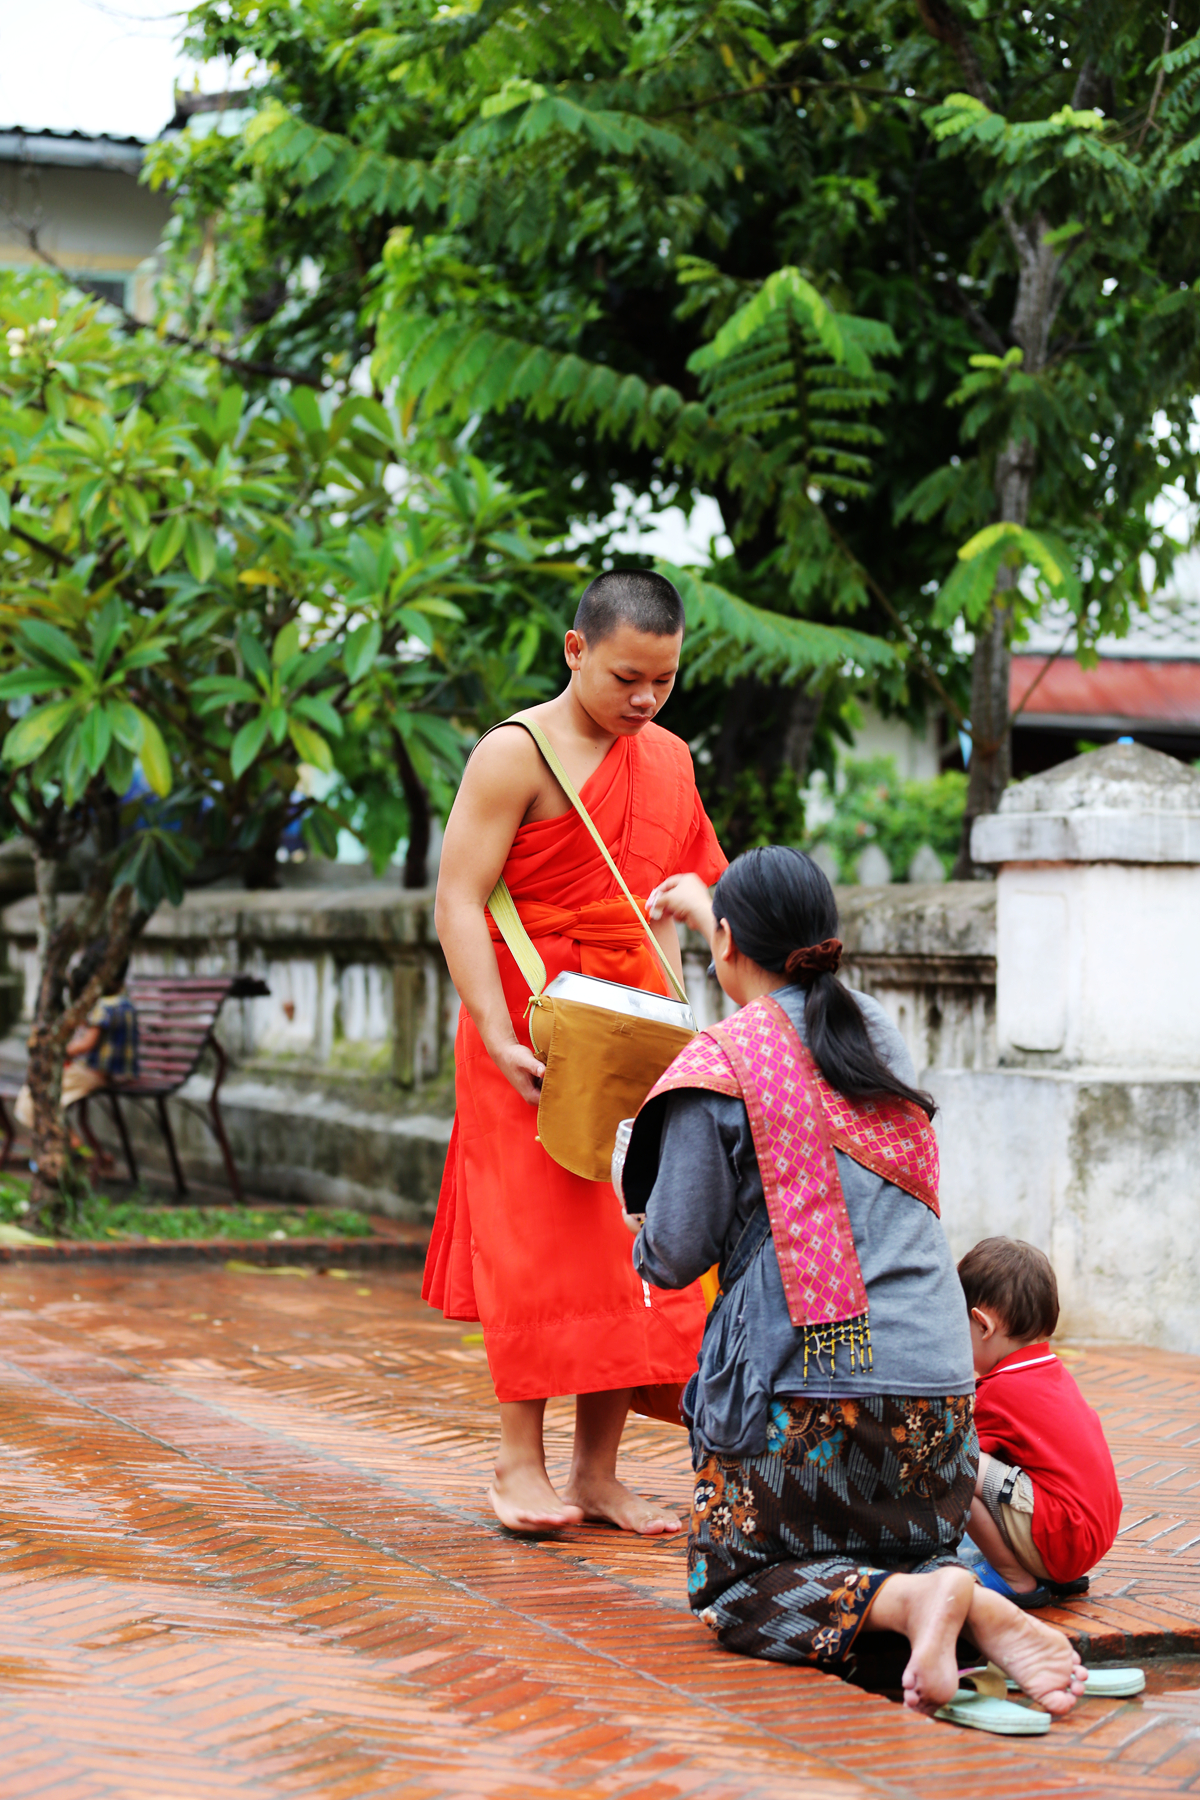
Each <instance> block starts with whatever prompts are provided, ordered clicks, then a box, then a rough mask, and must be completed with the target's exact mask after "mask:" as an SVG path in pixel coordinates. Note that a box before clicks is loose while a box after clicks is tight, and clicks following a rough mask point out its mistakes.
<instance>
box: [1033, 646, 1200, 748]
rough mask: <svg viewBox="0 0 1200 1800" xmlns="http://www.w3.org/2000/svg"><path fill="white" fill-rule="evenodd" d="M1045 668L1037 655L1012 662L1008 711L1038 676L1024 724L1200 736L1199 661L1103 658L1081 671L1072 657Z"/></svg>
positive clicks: (1041, 658)
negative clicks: (1197, 733) (1181, 732)
mask: <svg viewBox="0 0 1200 1800" xmlns="http://www.w3.org/2000/svg"><path fill="white" fill-rule="evenodd" d="M1045 664H1046V659H1045V658H1044V657H1041V656H1014V657H1013V659H1012V669H1011V673H1010V675H1009V683H1008V696H1009V698H1008V704H1009V706H1010V708H1015V707H1017V706H1019V705H1020V704H1021V701H1022V700H1023V699H1024V696H1025V695H1026V694H1027V693H1029V689H1030V687H1031V685H1032V683H1033V682H1034V680H1035V679H1036V678H1037V677H1038V676H1039V675H1041V680H1040V681H1038V684H1037V687H1036V688H1034V690H1033V692H1032V694H1030V695H1029V699H1028V700H1027V701H1026V702H1025V704H1024V706H1023V707H1022V709H1021V715H1020V717H1021V719H1022V720H1023V721H1024V722H1025V723H1026V724H1028V725H1059V726H1067V727H1070V726H1075V727H1078V728H1080V729H1083V728H1085V727H1087V726H1092V727H1094V728H1095V729H1097V730H1102V731H1112V730H1119V729H1121V728H1129V729H1132V728H1137V729H1140V730H1142V731H1149V730H1153V729H1154V728H1155V727H1157V728H1158V729H1159V730H1163V729H1174V730H1179V729H1180V728H1182V729H1184V730H1189V731H1200V662H1183V661H1174V662H1157V661H1156V662H1151V661H1148V660H1136V659H1134V658H1133V657H1106V658H1104V659H1103V660H1102V661H1101V662H1099V663H1098V664H1097V665H1096V667H1095V668H1094V669H1082V668H1080V666H1079V664H1078V663H1077V662H1076V661H1075V658H1074V657H1073V656H1060V657H1058V658H1057V659H1056V660H1055V661H1054V662H1052V663H1051V664H1050V666H1049V668H1046V666H1045ZM1043 669H1045V673H1044V674H1042V670H1043Z"/></svg>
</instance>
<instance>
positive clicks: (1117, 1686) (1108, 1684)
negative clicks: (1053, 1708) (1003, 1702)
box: [1008, 1669, 1146, 1700]
mask: <svg viewBox="0 0 1200 1800" xmlns="http://www.w3.org/2000/svg"><path fill="white" fill-rule="evenodd" d="M1145 1685H1146V1675H1145V1671H1144V1670H1143V1669H1089V1670H1088V1672H1087V1681H1086V1682H1085V1684H1084V1689H1083V1691H1084V1694H1085V1695H1086V1696H1087V1698H1088V1699H1090V1700H1130V1699H1132V1698H1133V1696H1134V1694H1140V1693H1141V1692H1142V1690H1143V1689H1144V1687H1145ZM1008 1686H1009V1688H1010V1690H1013V1691H1015V1692H1017V1693H1019V1692H1020V1687H1019V1684H1018V1683H1017V1682H1015V1681H1010V1682H1009V1684H1008Z"/></svg>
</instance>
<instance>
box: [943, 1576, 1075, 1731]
mask: <svg viewBox="0 0 1200 1800" xmlns="http://www.w3.org/2000/svg"><path fill="white" fill-rule="evenodd" d="M966 1629H967V1636H968V1637H969V1638H971V1640H972V1642H973V1643H976V1644H978V1645H979V1648H980V1649H981V1650H982V1651H983V1653H984V1655H985V1656H987V1657H988V1658H989V1659H990V1661H992V1662H994V1663H995V1664H996V1665H997V1666H998V1667H999V1668H1001V1669H1003V1670H1004V1673H1005V1674H1006V1675H1008V1676H1011V1678H1012V1680H1013V1681H1015V1682H1017V1684H1018V1685H1019V1686H1020V1688H1021V1691H1022V1692H1023V1693H1026V1694H1028V1695H1029V1698H1030V1699H1031V1700H1036V1701H1037V1703H1038V1705H1039V1706H1042V1707H1045V1709H1046V1711H1047V1712H1048V1713H1065V1712H1070V1710H1071V1708H1072V1707H1073V1706H1074V1704H1075V1702H1076V1700H1078V1698H1079V1696H1080V1694H1081V1693H1082V1692H1083V1684H1084V1682H1085V1681H1086V1680H1087V1670H1086V1669H1085V1668H1084V1666H1083V1664H1082V1663H1081V1662H1080V1660H1079V1654H1078V1652H1077V1651H1076V1650H1075V1648H1074V1646H1073V1645H1072V1644H1071V1641H1070V1639H1069V1638H1067V1637H1065V1636H1064V1635H1063V1633H1062V1632H1061V1631H1056V1630H1055V1628H1054V1626H1053V1625H1047V1624H1045V1623H1044V1621H1043V1620H1041V1619H1035V1618H1034V1617H1033V1615H1032V1613H1027V1612H1021V1610H1020V1609H1019V1608H1018V1607H1016V1606H1014V1605H1013V1603H1012V1601H1011V1600H1006V1599H1005V1598H1004V1596H1003V1595H1002V1594H995V1593H992V1591H991V1590H990V1589H989V1588H983V1587H977V1588H976V1589H975V1591H974V1593H973V1594H972V1595H971V1609H970V1611H969V1613H968V1614H967V1627H966Z"/></svg>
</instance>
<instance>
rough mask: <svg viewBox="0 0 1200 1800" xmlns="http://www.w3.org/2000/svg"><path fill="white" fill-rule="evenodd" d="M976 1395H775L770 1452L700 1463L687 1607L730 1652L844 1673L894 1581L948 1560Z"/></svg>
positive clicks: (973, 1462) (973, 1453)
mask: <svg viewBox="0 0 1200 1800" xmlns="http://www.w3.org/2000/svg"><path fill="white" fill-rule="evenodd" d="M974 1412H975V1401H974V1397H973V1396H972V1395H969V1394H963V1395H954V1396H952V1397H950V1398H948V1399H945V1400H928V1399H905V1398H903V1397H901V1396H893V1395H889V1396H888V1397H886V1398H881V1397H875V1396H870V1397H866V1398H864V1399H861V1400H819V1401H813V1400H804V1399H798V1398H797V1399H789V1398H785V1397H783V1396H777V1397H776V1398H775V1399H774V1400H772V1402H771V1415H770V1424H769V1427H768V1431H767V1448H766V1450H765V1452H764V1453H763V1454H762V1455H761V1456H754V1457H749V1458H747V1459H745V1460H743V1461H735V1460H733V1459H731V1458H729V1457H724V1456H709V1457H707V1458H706V1459H705V1460H704V1461H703V1462H702V1463H701V1465H700V1467H699V1468H698V1469H697V1471H696V1491H695V1496H694V1499H693V1502H692V1515H691V1521H690V1529H689V1535H688V1597H689V1601H690V1604H691V1607H692V1611H693V1612H695V1613H698V1614H699V1615H700V1617H701V1619H703V1621H704V1623H705V1624H706V1625H707V1626H709V1627H710V1628H711V1630H713V1631H715V1632H716V1634H717V1637H718V1639H719V1641H720V1642H721V1643H722V1644H723V1645H724V1647H725V1648H726V1649H727V1650H736V1651H739V1652H740V1653H741V1654H742V1655H743V1656H763V1657H768V1658H770V1659H772V1660H773V1661H776V1662H798V1663H817V1664H820V1665H821V1666H823V1667H826V1668H832V1669H835V1670H836V1671H837V1672H838V1673H840V1674H846V1675H849V1674H850V1673H851V1667H850V1666H848V1664H852V1661H853V1658H852V1651H853V1648H854V1644H855V1640H856V1638H857V1637H858V1634H859V1632H860V1631H861V1629H862V1625H863V1621H864V1620H865V1618H866V1616H867V1613H868V1611H869V1609H870V1605H871V1601H872V1600H873V1599H874V1596H875V1594H876V1592H877V1591H878V1589H879V1587H880V1585H881V1584H882V1583H883V1582H884V1581H886V1580H887V1578H888V1576H889V1575H894V1574H897V1573H904V1574H920V1573H923V1572H925V1571H926V1570H930V1569H935V1568H937V1567H939V1565H941V1564H943V1563H953V1562H954V1560H955V1550H956V1548H957V1546H958V1543H959V1540H960V1538H961V1537H962V1534H963V1531H964V1530H965V1529H966V1523H967V1515H968V1513H969V1512H970V1509H971V1500H972V1497H973V1495H974V1492H975V1474H976V1470H977V1468H978V1465H979V1440H978V1439H977V1437H976V1435H975V1425H974Z"/></svg>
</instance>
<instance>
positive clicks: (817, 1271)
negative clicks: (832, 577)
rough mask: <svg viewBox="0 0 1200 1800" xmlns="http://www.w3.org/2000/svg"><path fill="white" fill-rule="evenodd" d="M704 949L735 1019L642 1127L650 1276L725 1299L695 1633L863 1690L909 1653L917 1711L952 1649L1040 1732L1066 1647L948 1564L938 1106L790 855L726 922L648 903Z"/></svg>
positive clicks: (1075, 1673)
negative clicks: (1022, 1708) (714, 1281)
mask: <svg viewBox="0 0 1200 1800" xmlns="http://www.w3.org/2000/svg"><path fill="white" fill-rule="evenodd" d="M653 907H654V911H655V913H656V915H657V916H662V915H663V914H666V915H668V916H670V917H673V918H675V919H677V920H679V921H681V922H683V923H686V924H688V925H690V926H692V927H693V928H694V929H695V930H697V931H700V932H702V933H703V934H704V936H705V937H707V938H708V940H709V942H710V944H711V947H712V954H713V960H714V962H715V964H716V970H717V977H718V979H719V981H720V983H721V986H722V987H723V989H724V990H725V992H726V994H728V995H729V997H730V998H731V999H732V1000H733V1001H734V1002H735V1003H736V1005H737V1006H738V1007H740V1008H741V1010H740V1011H739V1012H737V1013H735V1014H734V1015H733V1016H732V1017H731V1018H729V1019H727V1020H725V1021H723V1022H722V1023H721V1024H718V1025H715V1026H713V1027H711V1028H710V1029H709V1030H708V1031H706V1032H703V1033H701V1034H700V1035H699V1036H698V1037H697V1038H696V1039H695V1040H694V1042H693V1043H692V1044H691V1045H689V1046H688V1048H687V1049H686V1050H685V1051H684V1052H683V1054H682V1055H681V1056H680V1057H679V1058H678V1059H677V1060H676V1061H675V1062H674V1063H673V1064H672V1066H671V1068H670V1069H669V1070H668V1071H667V1073H666V1075H665V1076H664V1077H663V1079H662V1080H661V1081H660V1082H659V1084H658V1085H657V1087H656V1088H655V1089H654V1090H653V1092H652V1094H651V1095H650V1097H649V1099H648V1100H647V1102H646V1104H645V1106H644V1107H643V1108H642V1110H641V1112H640V1113H639V1115H638V1119H637V1123H636V1125H635V1127H634V1132H633V1137H632V1141H631V1143H630V1146H629V1151H628V1155H627V1158H626V1162H625V1168H624V1176H623V1187H624V1195H625V1204H626V1207H627V1209H628V1211H629V1212H631V1213H637V1212H642V1211H644V1212H645V1224H644V1226H643V1228H642V1230H641V1232H640V1233H639V1235H638V1238H637V1242H636V1244H635V1246H634V1265H635V1267H636V1268H637V1270H638V1272H639V1274H641V1275H642V1277H643V1278H644V1279H645V1280H646V1281H648V1282H650V1283H652V1284H653V1285H654V1286H656V1287H662V1288H681V1287H685V1286H686V1285H687V1284H688V1283H689V1282H692V1281H695V1280H696V1279H697V1277H698V1276H700V1275H701V1274H703V1272H704V1271H705V1270H706V1269H708V1268H710V1267H711V1266H712V1265H713V1264H714V1263H716V1264H719V1265H720V1272H721V1287H722V1293H721V1297H720V1298H719V1299H718V1301H717V1304H716V1306H715V1307H714V1309H713V1311H712V1313H711V1315H710V1317H709V1322H708V1328H707V1330H706V1333H705V1337H704V1344H703V1348H702V1350H701V1354H700V1364H699V1371H698V1374H697V1375H695V1376H694V1377H693V1378H692V1381H691V1383H690V1384H689V1386H688V1389H687V1391H686V1393H685V1396H684V1411H685V1414H686V1415H687V1417H688V1421H689V1424H690V1428H691V1436H692V1449H693V1462H694V1466H695V1470H696V1486H695V1497H694V1503H693V1508H692V1516H691V1526H690V1536H689V1541H688V1571H689V1577H688V1587H689V1592H690V1599H691V1605H692V1609H693V1611H695V1612H696V1613H698V1614H699V1616H700V1618H701V1619H703V1621H704V1623H705V1624H706V1625H708V1626H710V1627H711V1629H712V1630H713V1631H714V1632H715V1633H716V1635H717V1637H718V1639H719V1641H720V1642H721V1643H722V1644H723V1645H725V1646H726V1648H728V1649H730V1650H736V1651H740V1652H741V1653H742V1654H743V1655H747V1656H763V1657H769V1658H772V1659H774V1660H776V1661H782V1662H800V1663H813V1664H818V1665H820V1666H822V1667H826V1668H829V1669H832V1670H836V1671H838V1672H840V1673H843V1674H850V1673H851V1672H852V1671H853V1669H854V1664H855V1645H856V1641H857V1640H858V1638H859V1635H860V1633H862V1632H864V1631H866V1632H871V1631H892V1632H899V1633H901V1634H902V1635H903V1636H904V1637H906V1638H907V1639H908V1640H909V1644H910V1647H911V1653H910V1655H909V1660H908V1665H907V1668H906V1670H905V1673H904V1688H905V1697H906V1699H907V1701H908V1704H909V1705H910V1706H913V1707H917V1708H919V1709H921V1710H924V1711H932V1710H934V1709H935V1708H936V1707H938V1706H940V1705H942V1704H943V1703H945V1702H946V1701H948V1700H949V1699H950V1698H951V1696H952V1695H953V1693H954V1691H955V1689H956V1687H957V1679H956V1659H955V1645H956V1640H957V1638H958V1636H959V1634H960V1633H963V1634H965V1635H967V1636H969V1637H970V1639H971V1640H972V1641H973V1642H974V1643H975V1644H976V1645H977V1646H978V1648H979V1649H980V1650H981V1651H983V1652H984V1653H985V1654H986V1655H987V1656H989V1657H990V1658H991V1659H992V1660H994V1661H996V1662H998V1663H999V1664H1000V1666H1001V1667H1002V1668H1003V1669H1005V1671H1006V1672H1007V1673H1008V1674H1010V1675H1012V1676H1013V1677H1014V1678H1015V1679H1016V1680H1017V1681H1018V1682H1019V1683H1020V1685H1021V1686H1022V1687H1023V1688H1024V1689H1025V1691H1026V1692H1027V1693H1029V1694H1030V1695H1031V1696H1032V1697H1033V1698H1034V1699H1036V1700H1039V1701H1040V1702H1041V1703H1042V1705H1043V1706H1045V1707H1046V1708H1047V1710H1049V1711H1051V1712H1065V1711H1066V1710H1067V1709H1068V1708H1069V1707H1070V1706H1071V1705H1072V1704H1073V1702H1074V1698H1075V1695H1076V1693H1077V1692H1078V1691H1079V1690H1080V1689H1081V1687H1082V1683H1083V1679H1084V1677H1083V1671H1082V1669H1081V1668H1080V1666H1079V1659H1078V1657H1077V1656H1076V1655H1075V1652H1074V1651H1073V1650H1072V1648H1071V1646H1070V1644H1069V1643H1068V1641H1067V1639H1066V1638H1065V1637H1064V1636H1063V1635H1062V1633H1061V1632H1057V1631H1054V1630H1052V1629H1051V1628H1050V1627H1048V1626H1047V1625H1045V1624H1043V1623H1042V1622H1041V1621H1039V1620H1035V1619H1031V1618H1030V1617H1029V1616H1028V1615H1027V1614H1024V1613H1021V1612H1019V1611H1018V1610H1017V1609H1016V1608H1015V1607H1014V1606H1012V1604H1011V1603H1010V1602H1008V1601H1006V1600H1003V1599H1002V1598H1001V1596H999V1595H997V1594H992V1593H989V1592H988V1591H986V1590H985V1589H983V1588H980V1587H977V1586H976V1583H975V1580H974V1577H973V1576H972V1575H971V1573H970V1572H969V1570H967V1569H966V1568H965V1567H963V1566H962V1565H960V1564H959V1563H958V1562H957V1560H956V1558H955V1549H956V1547H957V1545H958V1542H959V1540H960V1538H961V1537H962V1534H963V1530H964V1528H965V1525H966V1520H967V1516H968V1513H969V1511H970V1507H971V1501H972V1497H973V1494H974V1487H975V1471H976V1466H977V1462H978V1444H977V1440H976V1437H975V1430H974V1425H973V1423H972V1412H973V1405H974V1402H973V1394H974V1390H975V1377H974V1369H973V1364H972V1355H971V1339H970V1331H969V1327H968V1322H967V1312H966V1306H965V1304H964V1301H963V1296H962V1290H961V1288H960V1286H959V1282H958V1277H957V1275H956V1273H955V1268H954V1263H953V1261H952V1259H951V1256H950V1251H949V1247H948V1245H947V1243H946V1239H945V1235H944V1233H943V1231H942V1226H941V1222H940V1220H939V1217H938V1210H937V1209H938V1202H937V1147H936V1142H935V1140H934V1136H933V1130H932V1126H931V1124H930V1119H931V1116H932V1113H933V1110H934V1108H933V1103H932V1101H931V1100H930V1099H929V1097H928V1096H927V1095H925V1094H921V1093H919V1092H918V1091H917V1090H916V1088H915V1087H914V1085H913V1083H914V1080H915V1075H914V1071H913V1067H912V1062H911V1059H910V1057H909V1055H908V1052H907V1050H906V1049H905V1046H904V1044H903V1041H902V1039H901V1038H900V1036H899V1033H898V1032H897V1031H896V1029H895V1027H894V1026H893V1025H892V1024H891V1023H890V1022H889V1021H888V1019H887V1017H886V1015H885V1014H884V1012H883V1011H882V1009H881V1008H880V1007H879V1006H878V1004H877V1003H876V1002H874V1001H872V1000H870V999H868V998H867V997H866V996H865V995H856V994H854V993H852V992H851V991H850V990H849V989H847V988H845V987H843V986H842V984H841V983H840V982H839V981H837V980H836V979H835V970H836V969H837V966H838V960H839V957H840V952H841V946H840V944H839V943H838V942H837V940H836V932H837V908H836V905H835V902H834V897H833V890H832V888H831V887H830V886H829V883H828V881H826V879H825V877H824V875H823V874H822V873H821V871H820V870H819V869H818V868H817V866H816V864H815V863H813V862H812V861H811V860H810V859H809V858H808V857H806V856H804V855H802V854H801V853H800V852H799V851H796V850H788V849H783V848H780V847H778V846H772V847H770V848H767V849H762V850H752V851H750V852H748V853H747V854H746V855H745V856H742V857H739V858H738V860H737V861H736V862H735V863H733V864H732V865H731V867H730V868H729V869H728V870H727V871H726V873H725V874H724V875H723V876H722V877H721V880H720V881H719V882H718V884H717V887H716V889H715V890H714V893H713V897H712V901H711V903H710V901H709V896H708V892H707V890H706V889H705V888H704V886H703V884H702V883H701V882H700V881H699V879H698V878H697V877H695V876H691V875H683V876H676V877H674V878H673V879H672V880H671V881H668V882H666V883H665V884H664V885H663V886H662V887H661V888H659V889H658V890H657V892H656V895H655V896H654V897H653Z"/></svg>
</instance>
